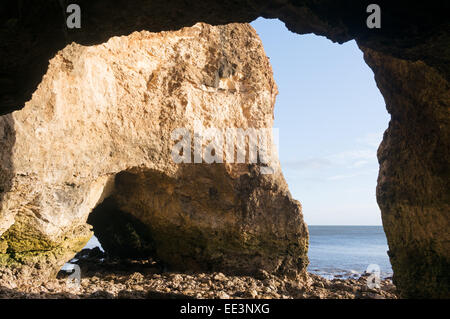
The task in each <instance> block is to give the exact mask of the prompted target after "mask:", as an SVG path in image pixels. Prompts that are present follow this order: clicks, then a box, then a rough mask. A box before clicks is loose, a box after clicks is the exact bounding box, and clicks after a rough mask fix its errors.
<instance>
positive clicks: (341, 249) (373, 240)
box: [63, 226, 392, 279]
mask: <svg viewBox="0 0 450 319" xmlns="http://www.w3.org/2000/svg"><path fill="white" fill-rule="evenodd" d="M309 236H310V238H309V253H308V255H309V261H310V264H309V267H308V271H310V272H312V273H314V274H317V275H320V276H323V277H326V278H329V279H332V278H334V277H336V276H338V277H343V278H348V277H359V275H360V274H362V273H363V272H364V271H365V270H366V269H367V266H368V265H369V264H377V265H379V266H380V269H381V277H388V276H391V275H392V268H391V264H390V263H389V258H388V255H387V253H386V252H387V250H388V246H387V242H386V237H385V235H384V231H383V228H382V227H381V226H309ZM96 246H99V247H101V246H100V243H99V242H98V240H97V238H95V236H93V237H92V238H91V240H90V241H89V243H88V244H87V245H86V248H94V247H96ZM71 268H72V267H71V265H70V264H66V265H65V266H64V267H63V269H71Z"/></svg>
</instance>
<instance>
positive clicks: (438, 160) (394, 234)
mask: <svg viewBox="0 0 450 319" xmlns="http://www.w3.org/2000/svg"><path fill="white" fill-rule="evenodd" d="M363 51H364V52H365V55H364V57H365V60H366V62H367V63H368V64H369V65H370V66H371V67H372V69H373V70H374V72H375V77H376V80H377V84H378V87H379V88H380V90H381V92H382V93H383V96H384V97H385V100H386V107H387V110H388V112H389V113H390V114H391V121H390V123H389V128H388V129H387V130H386V132H385V134H384V138H383V142H382V144H381V146H380V148H379V149H378V159H379V162H380V173H379V177H378V186H377V201H378V205H379V206H380V208H381V212H382V219H383V226H384V230H385V233H386V236H387V239H388V243H389V257H390V260H391V263H392V268H393V270H394V281H395V283H396V285H397V287H398V289H399V291H400V292H401V294H402V296H403V297H415V298H417V297H435V298H448V297H449V296H450V274H449V269H450V215H449V214H450V193H449V189H450V173H449V155H448V154H449V153H450V108H449V106H450V85H449V83H448V82H447V81H446V79H445V78H443V77H442V76H441V75H440V74H439V73H438V72H436V70H434V69H433V68H430V67H429V66H427V65H426V64H425V63H423V62H421V61H418V62H410V61H404V60H399V59H396V58H393V57H391V56H388V55H384V54H382V53H379V52H375V51H373V50H371V49H367V48H363Z"/></svg>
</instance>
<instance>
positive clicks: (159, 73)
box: [0, 23, 308, 277]
mask: <svg viewBox="0 0 450 319" xmlns="http://www.w3.org/2000/svg"><path fill="white" fill-rule="evenodd" d="M276 94H277V88H276V84H275V83H274V80H273V77H272V70H271V67H270V64H269V61H268V59H267V57H266V56H265V53H264V50H263V46H262V43H261V40H260V39H259V38H258V37H257V35H256V32H255V31H254V30H253V29H252V28H251V27H250V26H249V25H247V24H230V25H225V26H216V27H213V26H210V25H207V24H202V23H199V24H196V25H194V26H193V27H190V28H184V29H181V30H179V31H174V32H161V33H150V32H147V31H142V32H134V33H132V34H131V35H129V36H122V37H114V38H111V39H110V40H109V41H107V42H106V43H104V44H101V45H96V46H91V47H86V46H81V45H78V44H75V43H73V44H71V45H69V46H67V47H66V48H64V49H63V50H61V51H60V52H58V54H57V55H56V56H55V57H54V58H52V59H51V60H50V64H49V68H48V71H47V73H46V74H45V76H44V78H43V80H42V82H41V83H40V85H39V87H38V89H37V90H36V92H35V93H34V94H33V97H32V99H31V100H30V101H28V102H27V103H26V105H25V107H24V108H23V109H22V110H20V111H16V112H13V113H11V114H8V115H5V116H2V117H0V144H1V147H0V156H1V162H0V165H1V166H0V187H1V193H0V194H1V198H0V200H1V203H0V205H1V206H0V207H1V210H0V235H1V237H0V249H1V250H0V264H1V265H2V266H3V267H7V268H11V267H13V268H14V267H16V268H18V269H21V268H23V267H25V266H24V265H28V266H32V267H35V268H36V267H37V268H39V269H40V270H41V271H44V270H45V271H47V270H48V271H50V272H54V271H55V270H57V269H58V268H59V267H61V266H62V264H63V263H64V262H66V261H67V260H68V259H70V258H71V257H72V256H73V255H74V254H75V253H76V252H77V251H79V250H80V249H81V248H82V247H83V245H84V244H85V243H86V242H87V241H88V239H89V238H90V237H91V236H92V231H91V229H90V226H89V224H88V223H87V221H89V223H91V224H92V225H93V228H94V232H95V233H96V234H97V235H98V237H99V239H100V242H101V243H102V244H103V245H104V247H105V249H106V250H107V252H109V253H111V254H115V255H118V256H121V257H136V256H140V257H142V256H149V255H153V256H156V258H159V259H160V260H161V261H162V262H163V263H165V264H166V265H168V266H169V267H171V268H175V269H182V270H183V269H189V270H200V269H202V270H221V271H224V272H230V273H233V272H236V273H255V272H258V271H259V270H266V271H269V272H272V273H279V274H283V275H288V276H291V277H292V276H299V275H302V274H303V273H304V271H305V268H306V265H307V263H308V260H307V257H306V251H307V245H308V231H307V228H306V226H305V224H304V222H303V217H302V212H301V206H300V204H299V203H298V202H297V201H295V200H293V199H292V198H291V196H290V193H289V191H288V188H287V184H286V182H285V181H284V178H283V176H282V174H281V171H280V169H279V164H278V160H277V157H276V153H275V152H274V150H273V149H272V147H273V143H272V142H273V141H272V137H271V135H270V134H269V136H268V140H267V142H268V144H267V145H268V146H267V147H268V150H269V151H270V154H269V155H268V156H269V161H268V163H269V164H270V165H269V164H268V165H269V166H270V167H271V169H272V170H273V174H262V172H261V169H262V168H263V167H265V168H267V167H266V166H267V165H265V164H264V163H262V162H261V161H260V162H259V163H250V162H249V158H247V161H246V162H245V163H241V164H239V163H236V164H235V163H232V161H228V162H226V163H213V164H207V163H205V162H203V163H201V164H200V163H180V164H178V163H176V162H175V161H174V160H173V156H172V148H173V145H174V144H175V142H176V140H174V139H173V137H172V132H173V131H174V130H175V129H177V128H187V129H188V131H189V132H192V133H193V132H194V131H196V132H199V131H201V130H202V129H206V128H211V127H214V128H218V129H226V128H243V129H249V128H255V129H259V128H262V129H264V128H271V127H272V124H273V107H274V102H275V96H276ZM203 144H205V145H206V144H207V141H206V140H204V141H203ZM246 147H247V145H246V144H245V143H244V144H239V143H238V144H236V146H235V150H236V151H239V150H240V151H243V150H245V148H246ZM183 151H185V150H183ZM215 151H218V150H215ZM215 151H214V152H215ZM214 152H212V153H214ZM266 164H267V163H266ZM93 210H94V212H93V213H92V214H91V216H90V215H89V214H90V213H91V212H92V211H93Z"/></svg>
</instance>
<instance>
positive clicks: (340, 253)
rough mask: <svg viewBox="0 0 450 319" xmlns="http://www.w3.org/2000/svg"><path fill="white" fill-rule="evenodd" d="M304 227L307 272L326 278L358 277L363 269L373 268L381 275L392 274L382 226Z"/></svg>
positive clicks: (369, 270)
mask: <svg viewBox="0 0 450 319" xmlns="http://www.w3.org/2000/svg"><path fill="white" fill-rule="evenodd" d="M308 228H309V252H308V257H309V266H308V271H309V272H311V273H314V274H316V275H320V276H322V277H325V278H327V279H334V278H358V277H359V276H361V274H363V273H364V272H365V271H368V272H373V269H375V268H374V267H377V268H378V269H379V271H380V277H381V278H387V277H390V276H392V268H391V264H390V262H389V257H388V255H387V251H388V244H387V241H386V235H385V234H384V231H383V227H382V226H309V227H308ZM374 265H375V266H374ZM369 266H370V268H369V269H368V267H369Z"/></svg>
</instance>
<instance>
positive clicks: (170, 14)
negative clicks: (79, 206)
mask: <svg viewBox="0 0 450 319" xmlns="http://www.w3.org/2000/svg"><path fill="white" fill-rule="evenodd" d="M72 2H74V3H78V4H80V6H81V8H82V28H81V29H80V30H67V29H66V28H65V26H64V20H65V18H64V16H63V8H62V7H61V3H64V1H57V0H43V1H39V2H37V1H32V0H23V1H12V0H8V1H3V2H2V3H1V4H0V18H1V19H0V21H1V22H0V23H2V28H1V31H0V40H1V42H0V43H1V45H0V61H1V64H0V84H1V85H0V113H1V114H7V113H10V112H11V111H12V110H17V109H20V108H22V107H23V105H24V103H25V102H26V101H28V100H29V99H30V98H31V94H32V92H34V91H35V89H36V87H37V85H38V83H39V82H40V81H41V79H42V76H43V74H44V73H45V72H46V70H47V66H48V61H49V59H50V58H51V57H53V56H54V55H55V54H56V52H57V51H58V50H61V49H63V48H64V47H65V46H66V45H67V44H68V43H70V42H72V41H75V42H77V43H80V44H84V45H93V44H98V43H102V42H104V41H106V40H107V39H108V38H109V37H111V36H114V35H126V34H129V33H131V32H132V31H134V30H142V29H145V30H149V31H161V30H173V29H178V28H180V27H182V26H189V25H193V24H194V23H196V22H198V21H204V22H207V23H211V24H224V23H228V22H249V21H252V20H253V19H255V18H257V17H258V16H263V17H267V18H279V19H280V20H282V21H284V22H285V23H286V26H287V27H288V29H289V30H291V31H293V32H296V33H299V34H303V33H310V32H313V33H315V34H318V35H324V36H326V37H328V38H329V39H331V40H333V41H337V42H340V43H341V42H345V41H347V40H350V39H356V41H357V42H358V44H359V45H360V46H361V48H362V49H363V50H364V52H365V59H366V61H367V63H368V64H369V65H370V66H371V67H372V69H373V70H374V73H375V77H376V81H377V84H378V86H379V88H380V90H381V92H382V94H383V96H384V98H385V101H386V106H387V108H388V111H389V112H390V113H391V116H392V121H391V122H390V125H389V129H388V130H387V132H386V133H385V136H384V139H383V143H382V145H381V147H380V150H379V153H378V157H379V161H380V165H381V167H380V176H379V181H378V183H379V184H378V188H377V200H378V203H379V205H380V208H381V211H382V217H383V225H384V229H385V232H386V235H387V239H388V243H389V249H390V258H391V262H392V265H393V268H394V273H395V281H396V284H397V285H398V287H399V289H400V292H401V293H402V294H403V295H404V296H408V297H414V296H416V297H417V296H425V297H436V296H448V274H447V271H446V268H447V269H448V267H447V265H448V261H449V253H448V252H449V251H450V249H449V240H448V220H449V217H448V212H449V209H448V203H449V201H448V189H449V187H448V180H449V178H448V177H449V173H448V162H449V160H448V154H449V138H448V119H449V115H448V107H449V105H450V101H449V98H448V81H449V79H450V32H449V30H450V24H449V19H448V17H447V12H449V9H450V8H449V2H448V1H445V0H442V1H427V2H426V3H418V4H413V3H411V2H410V1H377V2H376V3H378V4H379V5H380V7H381V8H382V27H381V29H368V28H367V27H366V25H365V19H366V17H367V13H366V7H367V5H368V4H369V3H371V2H372V1H351V0H343V1H335V0H304V1H302V0H295V1H294V0H291V1H290V0H274V1H262V0H256V1H250V0H248V1H239V2H237V1H231V0H229V1H228V0H221V1H209V2H208V5H205V4H204V3H203V2H188V1H184V0H165V1H147V0H137V1H126V0H116V1H106V0H98V1H88V0H85V1H82V0H78V1H72ZM42 17H45V19H43V18H42ZM0 196H3V195H0ZM422 287H424V289H422Z"/></svg>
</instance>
